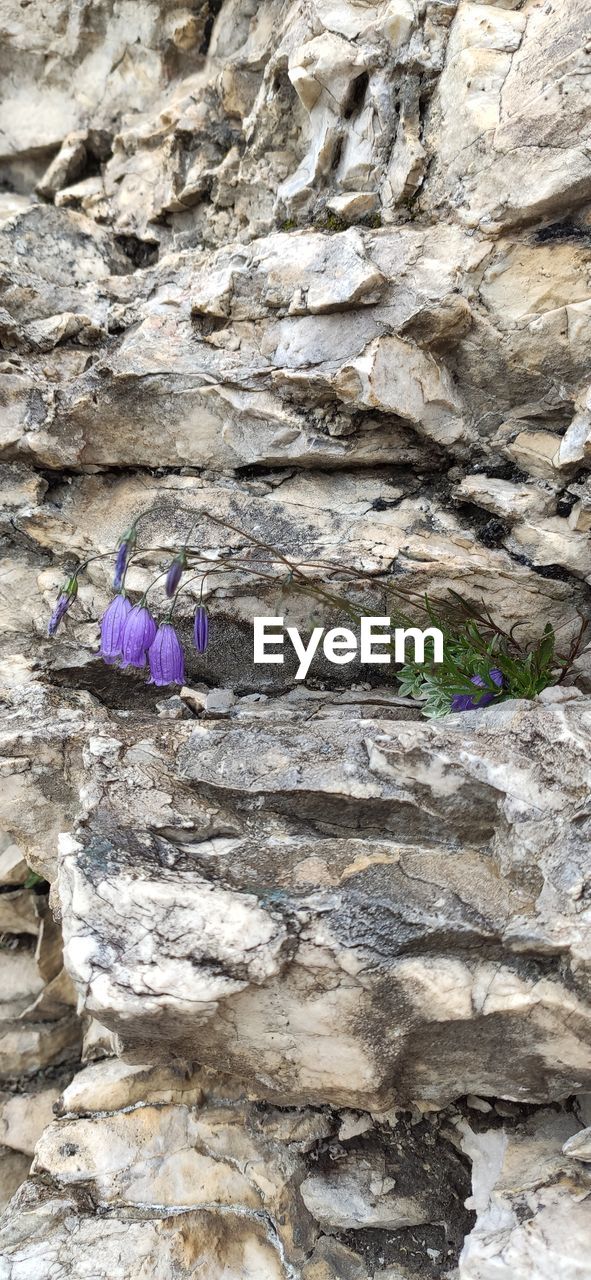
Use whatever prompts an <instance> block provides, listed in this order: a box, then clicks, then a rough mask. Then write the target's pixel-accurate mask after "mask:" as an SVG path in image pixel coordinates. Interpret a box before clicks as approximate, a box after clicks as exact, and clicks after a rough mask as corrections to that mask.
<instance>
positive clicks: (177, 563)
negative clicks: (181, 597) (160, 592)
mask: <svg viewBox="0 0 591 1280" xmlns="http://www.w3.org/2000/svg"><path fill="white" fill-rule="evenodd" d="M186 567H187V557H186V556H185V553H184V551H179V554H178V556H175V557H174V560H172V561H171V563H170V566H169V569H168V573H167V575H166V594H167V596H173V595H174V593H175V591H176V589H177V587H178V585H179V582H180V580H181V578H182V575H183V572H184V570H185V569H186Z"/></svg>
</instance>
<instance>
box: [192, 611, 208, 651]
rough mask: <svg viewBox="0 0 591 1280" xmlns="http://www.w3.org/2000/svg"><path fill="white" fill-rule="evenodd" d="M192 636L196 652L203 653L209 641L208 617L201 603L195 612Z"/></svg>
mask: <svg viewBox="0 0 591 1280" xmlns="http://www.w3.org/2000/svg"><path fill="white" fill-rule="evenodd" d="M194 636H195V648H196V650H197V653H205V650H206V649H207V644H208V641H209V618H208V616H207V610H206V609H205V607H204V605H202V604H200V605H199V607H198V609H197V612H196V614H195V628H194Z"/></svg>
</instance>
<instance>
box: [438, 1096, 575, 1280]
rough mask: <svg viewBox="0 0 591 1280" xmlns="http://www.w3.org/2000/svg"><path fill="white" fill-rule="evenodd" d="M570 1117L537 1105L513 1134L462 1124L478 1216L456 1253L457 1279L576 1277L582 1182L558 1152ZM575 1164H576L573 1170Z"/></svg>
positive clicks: (571, 1121)
mask: <svg viewBox="0 0 591 1280" xmlns="http://www.w3.org/2000/svg"><path fill="white" fill-rule="evenodd" d="M575 1128H576V1120H575V1119H574V1117H573V1116H568V1115H557V1114H556V1113H555V1112H552V1111H549V1110H541V1111H540V1112H539V1113H538V1114H537V1115H535V1116H532V1117H530V1119H529V1120H528V1121H526V1122H525V1123H524V1124H523V1125H522V1126H520V1127H519V1128H518V1130H517V1131H516V1132H514V1133H507V1131H506V1130H504V1129H496V1130H491V1131H489V1132H486V1131H485V1132H482V1133H479V1134H475V1133H473V1132H472V1131H471V1129H470V1127H469V1126H468V1125H464V1126H463V1134H464V1148H465V1150H466V1151H467V1152H468V1153H469V1154H470V1157H471V1159H472V1161H473V1188H474V1189H473V1194H472V1197H471V1200H470V1201H469V1202H468V1204H469V1207H470V1208H474V1209H475V1210H476V1212H477V1214H478V1217H477V1221H476V1226H475V1228H474V1230H473V1231H472V1232H471V1234H470V1235H469V1236H468V1238H467V1240H466V1243H465V1245H464V1249H463V1251H462V1255H461V1258H460V1267H459V1272H460V1277H461V1280H492V1277H495V1280H496V1277H499V1280H504V1278H505V1277H506V1278H507V1280H509V1278H510V1280H530V1277H532V1276H536V1277H538V1276H539V1277H540V1280H542V1277H544V1278H545V1277H550V1276H552V1275H554V1276H558V1277H560V1278H561V1280H562V1277H564V1278H565V1280H579V1278H580V1280H583V1276H584V1275H585V1270H586V1269H587V1250H588V1221H589V1207H588V1196H589V1190H590V1183H589V1179H588V1178H587V1177H586V1176H585V1174H584V1170H582V1171H581V1172H580V1173H579V1172H578V1171H577V1169H576V1168H575V1166H574V1162H573V1164H571V1163H570V1161H568V1160H567V1159H565V1157H564V1155H562V1154H561V1146H562V1144H563V1142H564V1140H565V1136H566V1135H567V1134H568V1133H569V1132H572V1130H573V1129H575ZM569 1142H570V1143H572V1139H568V1140H567V1142H566V1146H567V1147H568V1146H569ZM579 1168H580V1167H579Z"/></svg>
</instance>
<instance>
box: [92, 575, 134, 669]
mask: <svg viewBox="0 0 591 1280" xmlns="http://www.w3.org/2000/svg"><path fill="white" fill-rule="evenodd" d="M130 613H131V601H130V600H128V599H127V596H126V595H123V593H120V594H119V595H117V596H115V597H114V599H113V600H111V603H110V604H108V605H107V608H106V609H105V612H104V614H103V616H102V618H101V647H100V649H99V654H100V656H101V658H102V659H103V661H104V662H106V663H108V664H109V665H110V664H111V663H113V662H116V661H117V658H120V657H121V654H122V652H123V632H124V631H125V623H126V621H127V617H128V615H129V614H130Z"/></svg>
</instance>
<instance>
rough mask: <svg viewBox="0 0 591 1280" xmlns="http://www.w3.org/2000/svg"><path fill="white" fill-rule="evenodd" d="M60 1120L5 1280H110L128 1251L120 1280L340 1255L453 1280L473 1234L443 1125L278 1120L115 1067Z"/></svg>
mask: <svg viewBox="0 0 591 1280" xmlns="http://www.w3.org/2000/svg"><path fill="white" fill-rule="evenodd" d="M140 1079H141V1084H142V1094H141V1099H142V1100H141V1102H139V1105H138V1101H137V1091H138V1085H139V1082H140ZM113 1086H114V1092H109V1090H110V1089H111V1088H112V1087H113ZM105 1090H107V1094H105ZM106 1097H108V1098H109V1102H110V1108H109V1110H108V1112H106V1111H105V1110H104V1109H103V1108H104V1102H105V1100H106ZM61 1109H62V1111H63V1112H64V1114H63V1115H60V1117H59V1118H58V1119H57V1120H56V1121H55V1122H54V1123H53V1124H51V1125H49V1127H48V1128H47V1129H46V1131H45V1133H44V1135H43V1137H42V1138H41V1140H40V1141H39V1143H38V1144H37V1149H36V1156H35V1161H34V1164H33V1170H32V1176H31V1179H30V1180H29V1181H28V1182H27V1183H26V1184H25V1186H24V1187H23V1188H22V1189H21V1191H20V1192H19V1194H18V1196H17V1197H16V1199H15V1200H14V1201H13V1204H12V1205H11V1208H10V1210H9V1213H8V1214H7V1215H6V1218H5V1220H4V1227H3V1229H2V1230H1V1231H0V1246H1V1249H2V1253H1V1254H0V1275H2V1276H3V1277H5V1276H6V1277H8V1276H14V1277H16V1276H19V1275H21V1274H22V1275H26V1274H27V1269H28V1268H33V1267H36V1268H37V1274H38V1275H39V1276H46V1275H47V1276H48V1275H49V1274H50V1271H51V1274H53V1275H54V1276H60V1275H66V1274H67V1273H68V1268H69V1267H78V1268H79V1269H81V1271H82V1273H83V1272H84V1270H85V1269H86V1267H87V1266H89V1265H90V1259H91V1257H92V1255H93V1253H94V1255H95V1256H94V1258H93V1262H92V1265H93V1267H94V1273H95V1274H96V1275H101V1276H102V1275H105V1276H106V1275H107V1274H108V1267H109V1266H113V1264H114V1256H115V1250H116V1249H118V1250H119V1255H118V1257H119V1261H118V1262H117V1263H116V1264H115V1265H116V1269H115V1271H114V1273H113V1274H114V1275H115V1276H119V1275H121V1276H123V1275H124V1274H126V1275H130V1274H131V1275H134V1276H135V1275H138V1276H140V1275H141V1274H142V1273H143V1272H144V1273H146V1274H151V1273H152V1272H153V1273H154V1274H164V1273H166V1274H167V1275H171V1276H174V1277H183V1276H185V1275H189V1274H191V1270H190V1269H188V1268H190V1266H191V1265H192V1266H193V1267H194V1266H195V1264H197V1265H201V1264H203V1265H206V1266H207V1269H208V1274H210V1275H213V1276H215V1277H218V1278H219V1280H222V1277H224V1280H226V1277H228V1276H231V1277H236V1280H238V1277H244V1276H248V1275H251V1276H252V1277H253V1280H254V1277H255V1276H256V1277H257V1280H274V1278H275V1277H278V1278H280V1280H296V1277H297V1280H300V1277H301V1280H307V1278H308V1277H309V1276H314V1275H318V1274H319V1272H318V1267H319V1266H321V1265H323V1264H322V1259H325V1260H329V1259H330V1258H331V1256H332V1255H333V1252H334V1256H335V1258H336V1259H337V1260H338V1257H339V1254H340V1255H341V1257H344V1258H345V1259H349V1267H351V1266H353V1267H354V1271H353V1272H352V1273H351V1271H349V1274H354V1275H356V1276H358V1277H361V1278H362V1280H370V1277H373V1276H374V1275H376V1276H377V1275H378V1271H379V1268H378V1267H377V1261H378V1257H379V1251H380V1250H381V1251H382V1253H383V1252H384V1251H386V1252H387V1253H388V1257H389V1261H390V1262H391V1263H392V1264H393V1265H398V1266H399V1267H400V1271H399V1274H400V1275H404V1276H405V1277H411V1278H412V1280H418V1277H419V1276H420V1274H421V1269H422V1268H421V1259H422V1258H426V1257H429V1256H430V1257H431V1258H433V1259H434V1260H437V1259H440V1260H441V1261H442V1262H443V1268H444V1271H445V1274H447V1272H448V1268H449V1267H451V1266H452V1265H453V1262H454V1261H455V1258H456V1257H457V1252H458V1245H459V1244H460V1243H461V1238H462V1234H463V1231H465V1230H466V1228H467V1227H469V1225H470V1222H471V1220H472V1219H471V1215H470V1214H468V1213H466V1211H465V1210H464V1208H463V1205H462V1200H463V1199H464V1198H465V1196H466V1194H467V1192H468V1189H469V1178H468V1171H467V1167H466V1162H465V1159H464V1158H463V1157H462V1155H461V1153H459V1151H458V1150H457V1141H456V1139H455V1135H454V1133H453V1131H452V1130H450V1131H448V1130H447V1127H446V1117H443V1118H440V1117H438V1116H436V1115H434V1114H427V1115H426V1116H425V1117H421V1116H420V1115H418V1114H416V1115H415V1116H413V1117H412V1118H411V1117H410V1116H407V1115H402V1114H401V1115H400V1116H391V1117H390V1119H389V1120H388V1119H385V1118H379V1117H376V1118H372V1117H371V1116H365V1117H360V1116H358V1115H357V1116H353V1115H352V1114H351V1113H350V1112H349V1113H344V1114H341V1113H338V1112H333V1111H331V1110H330V1109H328V1108H326V1107H324V1108H322V1109H320V1110H315V1109H312V1108H305V1109H299V1110H297V1111H294V1110H289V1109H286V1108H279V1109H276V1108H274V1107H273V1106H270V1105H265V1104H263V1105H261V1103H260V1102H258V1101H255V1100H252V1099H251V1100H248V1099H247V1098H246V1097H245V1094H244V1089H243V1088H242V1089H241V1088H240V1085H239V1082H237V1081H233V1080H232V1079H230V1078H225V1079H224V1078H223V1077H219V1076H215V1075H214V1074H213V1073H208V1072H206V1071H202V1072H196V1073H194V1074H193V1075H191V1073H189V1072H187V1071H186V1070H184V1071H177V1072H176V1073H175V1072H173V1071H170V1070H167V1069H164V1070H163V1071H159V1070H154V1069H149V1068H146V1067H141V1068H139V1069H136V1070H135V1071H134V1070H133V1069H131V1068H129V1067H127V1068H125V1067H124V1066H123V1064H121V1063H119V1064H112V1063H110V1062H104V1063H100V1064H97V1065H96V1066H94V1067H92V1068H87V1069H86V1070H85V1071H84V1072H83V1073H82V1074H81V1076H80V1077H79V1078H77V1079H74V1081H73V1082H72V1084H71V1085H70V1086H69V1088H68V1089H67V1090H66V1091H65V1093H64V1096H63V1099H62V1104H61ZM314 1188H315V1189H316V1190H315V1191H314ZM320 1188H324V1191H323V1192H321V1191H320ZM443 1204H445V1207H446V1221H447V1228H446V1231H445V1232H444V1230H443V1228H442V1226H441V1222H440V1214H441V1206H442V1205H443ZM72 1211H74V1212H75V1213H76V1214H77V1218H78V1220H77V1226H76V1239H75V1242H74V1241H71V1240H69V1239H68V1237H69V1234H70V1233H69V1231H68V1223H67V1220H66V1219H67V1218H68V1216H69V1215H71V1213H72ZM434 1214H437V1215H438V1216H437V1217H436V1216H434ZM99 1223H100V1224H101V1228H102V1231H103V1241H104V1244H103V1246H102V1247H101V1248H100V1250H98V1252H97V1251H96V1241H97V1234H96V1232H97V1227H98V1224H99ZM140 1225H141V1227H142V1230H143V1234H142V1236H141V1237H139V1238H138V1237H137V1235H136V1228H138V1227H139V1226H140ZM376 1226H377V1228H378V1230H377V1234H378V1236H379V1237H380V1241H379V1245H378V1242H377V1241H376V1240H375V1239H374V1237H375V1234H376ZM42 1233H43V1235H44V1242H45V1251H44V1253H43V1255H42V1256H41V1255H40V1252H39V1244H40V1240H41V1234H42ZM189 1241H190V1242H191V1248H190V1249H189ZM429 1251H431V1252H430V1254H429ZM97 1267H98V1271H97ZM117 1268H118V1269H117ZM432 1270H433V1274H436V1272H435V1270H434V1269H433V1268H432ZM379 1273H380V1274H381V1271H380V1272H379ZM333 1274H336V1275H346V1274H347V1271H344V1272H342V1271H341V1270H340V1267H338V1268H337V1270H336V1271H335V1272H334V1273H333ZM423 1274H424V1270H423Z"/></svg>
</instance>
